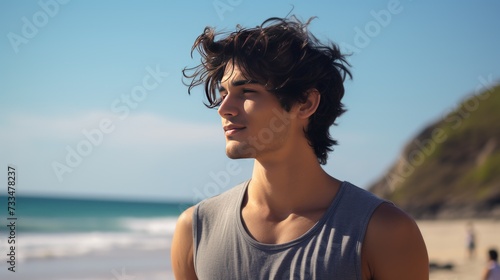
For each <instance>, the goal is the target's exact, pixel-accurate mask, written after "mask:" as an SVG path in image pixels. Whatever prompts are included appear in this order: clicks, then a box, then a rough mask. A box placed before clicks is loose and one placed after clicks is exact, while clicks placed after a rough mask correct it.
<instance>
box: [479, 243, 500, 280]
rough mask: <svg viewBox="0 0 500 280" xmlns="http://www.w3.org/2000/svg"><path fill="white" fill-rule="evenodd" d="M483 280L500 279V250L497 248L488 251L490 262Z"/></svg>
mask: <svg viewBox="0 0 500 280" xmlns="http://www.w3.org/2000/svg"><path fill="white" fill-rule="evenodd" d="M482 279H483V280H500V266H499V265H498V252H497V250H495V249H490V250H489V251H488V264H487V266H486V268H485V270H484V274H483V278H482Z"/></svg>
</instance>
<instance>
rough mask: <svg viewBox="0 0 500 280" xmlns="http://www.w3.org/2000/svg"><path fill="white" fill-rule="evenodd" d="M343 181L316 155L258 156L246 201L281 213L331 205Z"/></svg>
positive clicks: (306, 210) (285, 213)
mask: <svg viewBox="0 0 500 280" xmlns="http://www.w3.org/2000/svg"><path fill="white" fill-rule="evenodd" d="M339 186H340V182H339V181H338V180H337V179H335V178H333V177H331V176H330V175H328V174H327V173H326V172H325V171H324V170H323V168H321V166H320V164H319V163H318V161H317V159H316V157H315V156H307V155H305V156H300V155H294V156H292V157H289V158H287V159H284V160H269V161H259V160H255V163H254V168H253V173H252V180H251V182H250V187H249V190H248V193H247V202H250V203H252V204H254V205H258V206H259V207H266V208H268V209H269V211H271V212H274V213H275V214H276V215H278V216H282V215H283V216H286V215H288V214H291V213H301V212H308V211H318V210H320V209H325V210H326V208H328V206H329V205H330V204H331V202H332V200H333V198H334V196H335V194H336V193H337V191H338V189H339Z"/></svg>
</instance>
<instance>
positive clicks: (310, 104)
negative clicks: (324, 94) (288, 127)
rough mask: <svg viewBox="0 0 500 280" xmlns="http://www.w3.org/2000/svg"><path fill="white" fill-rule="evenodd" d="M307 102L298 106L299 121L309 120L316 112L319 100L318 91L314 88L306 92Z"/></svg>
mask: <svg viewBox="0 0 500 280" xmlns="http://www.w3.org/2000/svg"><path fill="white" fill-rule="evenodd" d="M306 95H307V100H306V101H305V102H304V103H299V104H298V111H297V117H298V118H300V119H309V117H310V116H312V114H314V113H315V112H316V110H317V109H318V106H319V101H320V100H321V95H320V94H319V91H318V90H317V89H315V88H312V89H309V90H308V91H306Z"/></svg>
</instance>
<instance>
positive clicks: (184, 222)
mask: <svg viewBox="0 0 500 280" xmlns="http://www.w3.org/2000/svg"><path fill="white" fill-rule="evenodd" d="M194 209H195V206H191V207H189V208H187V209H186V210H184V212H182V213H181V214H180V215H179V218H177V226H182V227H186V226H189V228H190V229H191V228H192V225H193V212H194Z"/></svg>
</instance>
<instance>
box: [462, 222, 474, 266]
mask: <svg viewBox="0 0 500 280" xmlns="http://www.w3.org/2000/svg"><path fill="white" fill-rule="evenodd" d="M465 238H466V239H465V241H466V246H467V254H468V256H469V259H472V258H473V257H474V256H475V255H476V232H475V231H474V225H473V224H472V222H469V223H467V232H466V236H465Z"/></svg>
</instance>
